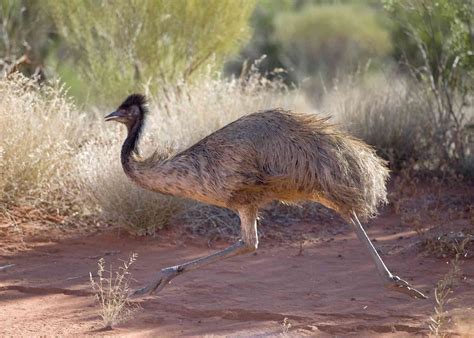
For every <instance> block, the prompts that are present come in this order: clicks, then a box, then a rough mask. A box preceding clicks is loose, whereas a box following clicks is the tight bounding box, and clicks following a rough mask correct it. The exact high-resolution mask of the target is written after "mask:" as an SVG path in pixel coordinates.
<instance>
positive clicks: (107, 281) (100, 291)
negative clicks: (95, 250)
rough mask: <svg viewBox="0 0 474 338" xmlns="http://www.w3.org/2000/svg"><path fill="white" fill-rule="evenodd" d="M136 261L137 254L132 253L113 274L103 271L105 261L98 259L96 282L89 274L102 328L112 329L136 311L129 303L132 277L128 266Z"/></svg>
mask: <svg viewBox="0 0 474 338" xmlns="http://www.w3.org/2000/svg"><path fill="white" fill-rule="evenodd" d="M136 260H137V254H136V253H132V254H131V255H130V257H129V258H128V260H127V261H124V262H123V264H122V266H120V267H119V270H118V271H115V273H114V272H113V270H112V266H111V267H110V270H106V269H105V260H104V259H103V258H101V259H99V261H98V263H97V280H96V279H95V278H94V277H93V276H92V273H89V277H90V283H91V287H92V289H93V290H94V292H95V293H96V297H97V300H98V301H99V306H100V317H101V318H102V321H103V324H104V328H105V329H112V326H113V325H116V324H118V323H119V322H121V321H123V320H125V319H127V318H129V317H130V315H131V314H132V313H133V311H134V310H136V309H137V306H136V305H135V306H134V305H133V304H132V303H131V302H130V299H129V295H130V293H131V289H130V282H131V280H132V275H131V273H130V271H129V269H130V266H131V265H132V264H133V263H134V262H135V261H136Z"/></svg>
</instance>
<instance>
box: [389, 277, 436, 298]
mask: <svg viewBox="0 0 474 338" xmlns="http://www.w3.org/2000/svg"><path fill="white" fill-rule="evenodd" d="M386 287H387V288H389V289H391V290H394V291H397V292H401V293H405V294H407V295H409V296H411V297H413V298H417V299H427V298H428V297H426V296H425V295H424V294H423V293H421V292H420V291H418V290H417V289H415V288H414V287H412V286H411V285H410V284H409V283H408V282H407V281H405V280H403V279H401V278H400V277H398V276H391V277H389V282H388V284H386Z"/></svg>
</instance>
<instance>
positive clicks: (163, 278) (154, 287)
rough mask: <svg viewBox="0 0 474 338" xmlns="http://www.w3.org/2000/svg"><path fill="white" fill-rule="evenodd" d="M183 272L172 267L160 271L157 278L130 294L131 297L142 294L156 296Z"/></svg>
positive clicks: (178, 267) (180, 268)
mask: <svg viewBox="0 0 474 338" xmlns="http://www.w3.org/2000/svg"><path fill="white" fill-rule="evenodd" d="M183 271H184V269H183V268H182V267H180V266H172V267H169V268H164V269H161V271H160V272H159V273H158V276H157V277H156V278H155V279H154V280H153V282H151V283H150V284H148V285H146V286H144V287H142V288H140V289H137V290H135V291H133V292H132V294H131V295H132V296H140V295H144V294H147V293H149V294H156V293H158V292H160V291H161V290H162V289H163V288H164V287H165V286H166V285H168V284H169V282H170V281H171V280H172V279H173V278H175V277H176V276H178V275H179V274H181V273H182V272H183Z"/></svg>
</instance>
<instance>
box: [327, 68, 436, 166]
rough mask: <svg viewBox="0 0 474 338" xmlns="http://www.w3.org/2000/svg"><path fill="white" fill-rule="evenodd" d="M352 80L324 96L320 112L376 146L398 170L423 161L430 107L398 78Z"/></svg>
mask: <svg viewBox="0 0 474 338" xmlns="http://www.w3.org/2000/svg"><path fill="white" fill-rule="evenodd" d="M359 81H360V79H358V78H351V79H348V80H346V81H345V82H343V83H341V84H339V85H338V86H336V87H335V88H334V89H333V90H332V91H331V92H330V93H329V94H328V95H327V96H326V97H325V100H324V103H323V110H324V111H328V112H330V113H331V114H333V115H334V117H335V119H336V121H338V122H340V123H341V124H342V125H343V126H344V127H345V128H347V129H348V130H349V131H350V132H351V133H352V134H354V135H355V136H357V137H359V138H361V139H363V140H364V141H365V142H367V143H369V144H371V145H373V146H375V148H376V149H377V151H378V152H379V154H380V155H382V156H383V157H385V158H386V159H388V160H389V161H390V166H391V168H392V169H400V168H402V167H404V166H406V165H407V164H409V163H410V164H411V163H412V162H413V161H418V160H419V159H422V158H423V155H424V151H425V146H426V144H427V142H428V141H429V139H430V132H431V131H430V130H429V120H428V119H429V114H428V111H429V109H430V108H429V105H428V104H427V102H426V100H422V99H421V98H420V97H419V96H418V94H417V93H416V88H412V86H411V85H410V83H409V82H408V81H406V80H404V79H402V78H400V77H396V78H394V79H390V80H389V79H388V78H384V77H381V78H380V77H377V78H371V79H369V80H366V82H359Z"/></svg>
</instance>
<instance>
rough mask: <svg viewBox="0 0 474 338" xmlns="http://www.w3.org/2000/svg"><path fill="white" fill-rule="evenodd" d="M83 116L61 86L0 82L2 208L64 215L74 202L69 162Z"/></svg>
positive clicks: (25, 81) (18, 77)
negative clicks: (37, 209) (26, 208)
mask: <svg viewBox="0 0 474 338" xmlns="http://www.w3.org/2000/svg"><path fill="white" fill-rule="evenodd" d="M82 120H83V116H82V115H81V114H79V113H78V112H77V110H76V109H75V107H74V105H73V104H72V103H71V102H70V101H69V100H68V99H67V96H66V94H65V92H64V90H63V88H62V87H61V86H59V85H52V86H40V85H38V84H37V83H36V82H35V81H34V80H32V79H27V78H25V77H23V76H22V75H20V74H13V75H11V76H9V77H8V78H2V79H0V125H1V126H2V132H1V133H0V203H2V204H4V205H5V207H4V209H8V208H10V207H11V206H13V205H19V204H27V205H30V206H33V207H47V208H50V209H54V210H61V211H64V210H65V209H66V208H67V207H68V206H69V205H70V201H71V200H72V199H73V198H74V194H75V191H74V190H73V186H72V185H70V182H71V180H70V173H71V164H72V162H71V159H72V157H73V154H74V148H75V147H76V145H77V143H78V142H79V139H80V137H79V136H80V126H81V122H82Z"/></svg>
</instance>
